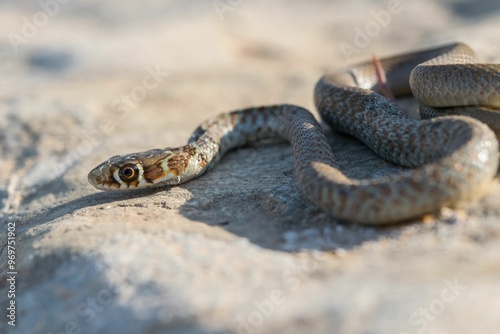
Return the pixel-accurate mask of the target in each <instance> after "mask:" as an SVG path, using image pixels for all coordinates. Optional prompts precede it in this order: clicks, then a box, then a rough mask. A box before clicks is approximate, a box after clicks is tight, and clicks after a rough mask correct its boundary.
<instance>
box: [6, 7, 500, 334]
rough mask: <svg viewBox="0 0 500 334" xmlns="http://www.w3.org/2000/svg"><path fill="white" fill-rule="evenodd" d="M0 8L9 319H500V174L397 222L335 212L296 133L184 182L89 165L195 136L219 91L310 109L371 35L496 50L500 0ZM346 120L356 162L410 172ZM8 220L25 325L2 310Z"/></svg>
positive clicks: (284, 327)
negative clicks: (315, 199) (308, 183)
mask: <svg viewBox="0 0 500 334" xmlns="http://www.w3.org/2000/svg"><path fill="white" fill-rule="evenodd" d="M224 4H226V5H224ZM472 4H474V5H472ZM0 9H1V10H0V21H1V22H2V23H3V29H2V31H3V33H2V35H1V37H0V38H1V39H0V59H1V62H0V69H1V73H2V78H3V80H1V81H0V96H1V104H0V105H1V117H0V161H1V165H2V170H3V172H2V173H1V174H0V182H1V187H0V197H1V199H2V212H1V222H2V224H1V226H2V228H1V231H2V233H1V235H0V241H1V249H0V250H1V253H0V258H1V262H0V263H1V267H0V270H1V273H2V276H1V277H2V280H1V281H0V289H1V294H0V305H1V306H2V307H1V308H2V310H3V311H2V321H1V322H0V332H1V333H110V332H113V333H207V332H210V333H212V332H213V333H229V332H231V333H232V332H237V333H305V332H306V331H307V332H310V333H313V332H314V333H401V334H402V333H471V332H477V333H498V328H500V318H499V317H498V310H500V283H499V278H498V277H499V274H500V224H499V222H500V204H499V201H498V198H499V196H500V184H499V181H498V178H497V179H495V180H494V181H493V182H492V184H491V189H490V192H489V193H488V194H487V195H486V196H485V197H484V198H482V199H479V200H477V201H476V202H474V203H468V204H466V205H464V206H463V207H461V208H460V209H457V210H452V209H443V210H442V212H440V213H438V214H436V215H432V216H427V217H424V218H423V219H420V220H416V221H412V222H408V223H406V224H401V225H395V226H390V227H385V228H374V227H366V226H360V225H349V224H345V223H342V222H339V221H336V220H334V219H332V218H329V217H328V216H326V215H325V214H324V213H322V212H321V211H319V210H318V209H317V208H315V207H314V205H312V204H310V203H309V202H308V201H307V200H306V199H304V198H303V197H302V195H301V194H300V191H299V190H298V187H297V185H296V183H295V181H294V179H293V177H292V164H293V157H292V154H291V148H290V147H289V146H288V145H287V144H286V143H278V144H276V145H253V146H250V147H247V148H242V149H240V150H237V151H235V152H234V153H231V154H229V155H228V156H227V157H226V158H224V159H223V160H222V162H221V163H220V165H219V166H218V167H217V168H215V169H214V170H213V171H211V172H210V173H208V174H207V175H205V176H203V177H201V178H199V179H196V180H194V181H192V182H190V183H187V184H185V185H182V186H180V187H176V188H171V189H160V190H153V191H149V190H148V191H142V192H138V193H136V194H125V193H101V192H97V191H96V190H95V189H93V188H92V187H91V186H90V185H89V184H88V183H87V173H88V171H89V170H90V169H91V168H92V167H94V166H95V165H97V164H98V163H99V162H101V161H103V160H104V159H106V158H108V157H109V156H111V155H115V154H118V153H129V152H133V151H142V150H145V149H150V148H153V147H165V146H177V145H181V144H183V143H184V142H185V141H186V140H187V138H188V137H189V135H190V133H191V131H192V130H194V128H195V127H196V126H197V125H198V124H199V123H200V122H201V121H202V120H204V119H206V118H207V117H209V116H213V115H216V114H218V113H219V112H222V111H228V110H232V109H237V108H241V107H245V106H249V105H263V104H272V103H283V102H286V103H294V104H299V105H303V106H305V107H307V108H309V109H310V110H312V111H314V112H315V110H314V106H313V103H312V89H313V87H314V84H315V82H316V80H317V79H318V78H319V77H320V75H321V74H322V73H324V72H325V71H327V70H329V69H332V68H336V67H340V66H345V65H348V64H351V63H354V62H356V61H358V60H363V59H366V58H368V57H369V56H370V55H371V54H372V53H376V54H377V55H380V56H385V55H390V54H393V53H397V52H404V51H407V50H412V49H415V48H423V47H428V46H433V45H438V44H443V43H446V42H449V41H454V40H460V41H464V42H466V43H468V44H470V45H471V46H472V47H473V48H474V49H475V50H476V51H477V53H478V55H479V56H480V59H481V60H483V61H487V62H499V61H500V58H499V56H498V55H499V54H500V45H499V44H498V22H499V19H500V12H499V9H500V6H499V5H498V2H495V1H475V2H471V4H468V3H467V2H463V1H458V0H448V1H443V2H442V3H438V2H434V1H418V2H417V1H410V0H401V1H396V0H394V1H391V2H387V3H385V2H371V1H368V0H366V1H358V2H347V1H320V0H317V1H307V2H306V1H303V2H298V1H284V0H278V1H273V2H272V4H271V3H270V2H269V1H263V0H259V1H222V0H215V1H200V0H197V1H180V0H170V1H165V0H163V1H158V0H148V1H141V2H137V1H123V0H120V1H108V2H100V1H85V2H72V1H69V2H68V1H62V0H60V2H56V0H52V1H50V0H47V1H40V2H38V3H37V2H31V3H28V2H21V3H17V2H15V1H5V2H3V3H2V4H0ZM390 10H392V12H390ZM370 29H371V30H370ZM365 31H366V33H364V32H365ZM362 35H363V36H365V37H363V36H362ZM407 104H408V105H413V106H414V102H413V101H407ZM329 138H330V139H331V144H332V147H333V150H334V151H335V153H336V154H337V155H338V157H339V160H340V161H341V166H342V168H343V169H344V170H345V172H346V173H347V174H348V175H350V176H352V177H356V178H376V177H379V176H381V175H385V174H390V173H396V172H398V171H400V170H401V168H398V167H395V166H393V165H391V164H389V163H386V162H384V161H381V160H380V159H379V158H378V157H377V156H375V155H374V154H373V153H371V151H370V150H369V149H367V148H366V147H365V146H363V145H362V144H360V143H359V142H357V141H356V140H354V139H351V138H348V137H346V136H342V135H338V134H334V133H331V132H329ZM9 223H11V224H10V226H12V225H14V224H15V242H16V243H15V247H16V258H15V270H16V272H17V275H14V276H15V277H16V281H17V282H16V285H15V294H16V296H15V302H16V304H15V305H16V326H15V327H12V326H10V325H8V323H7V321H9V319H8V318H6V317H5V315H4V314H5V313H6V308H7V307H8V305H9V303H10V301H11V300H14V299H12V298H10V297H8V291H9V289H11V285H10V283H9V281H8V280H7V279H8V278H9V277H10V276H11V275H10V274H8V272H10V271H11V269H9V266H8V262H7V260H8V254H9V249H8V247H7V242H8V226H9V225H8V224H9Z"/></svg>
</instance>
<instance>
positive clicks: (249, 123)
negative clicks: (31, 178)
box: [88, 43, 500, 224]
mask: <svg viewBox="0 0 500 334" xmlns="http://www.w3.org/2000/svg"><path fill="white" fill-rule="evenodd" d="M380 64H381V66H382V68H383V71H384V72H385V73H386V76H387V84H388V86H389V88H390V90H391V91H392V92H393V93H394V94H395V95H396V96H399V95H403V94H407V93H410V92H413V94H414V96H415V97H416V98H417V99H418V100H419V101H420V102H421V103H422V105H421V107H420V112H421V114H422V116H423V118H426V117H434V116H437V115H439V116H442V113H443V112H448V113H451V114H452V115H451V116H442V117H436V118H431V119H423V120H417V119H412V118H409V117H407V116H406V114H405V113H404V112H403V111H402V110H401V109H400V108H399V107H398V106H397V105H396V103H395V102H394V101H392V100H390V99H387V98H385V97H384V96H382V95H381V94H380V93H379V92H380V83H379V80H378V79H377V75H376V69H375V67H376V66H375V65H374V64H373V63H372V62H366V63H362V64H359V65H356V66H353V67H350V68H348V69H345V70H341V71H338V72H335V73H332V74H327V75H325V76H323V77H322V78H321V79H320V80H319V82H318V83H317V85H316V88H315V92H314V101H315V105H316V107H317V109H318V111H319V113H320V115H321V117H322V119H323V120H324V121H325V122H326V123H327V124H329V125H330V126H331V127H332V128H333V129H334V130H337V131H341V132H343V133H346V134H349V135H352V136H354V137H356V138H358V139H359V140H361V141H362V142H363V143H365V144H366V145H367V146H368V147H370V148H371V149H372V150H373V151H374V152H376V153H377V154H378V155H379V156H381V157H382V158H384V159H386V160H388V161H390V162H393V163H395V164H398V165H402V166H406V167H413V168H410V169H408V170H405V171H403V172H402V173H399V174H395V175H390V176H387V177H382V178H378V179H369V180H357V179H351V178H349V177H347V176H346V175H345V174H343V173H342V171H341V170H340V169H339V168H338V164H337V159H336V157H335V156H334V154H333V153H332V151H331V148H330V145H329V143H328V141H327V138H326V137H325V135H324V134H323V132H322V130H321V127H320V125H319V124H318V122H317V121H316V119H315V118H314V116H313V115H312V114H311V113H310V112H309V111H307V110H306V109H304V108H302V107H299V106H294V105H272V106H264V107H258V108H248V109H242V110H237V111H233V112H229V113H223V114H220V115H219V116H216V117H214V118H211V119H208V120H206V121H205V122H204V123H202V124H201V125H200V126H199V127H198V128H197V129H196V130H195V131H194V133H193V135H192V136H191V138H190V139H189V141H188V144H187V145H185V146H182V147H179V148H163V149H153V150H149V151H146V152H142V153H133V154H127V155H118V156H114V157H112V158H110V159H109V160H106V161H105V162H103V163H102V164H100V165H98V166H97V167H96V168H94V169H93V170H92V171H91V172H90V173H89V175H88V179H89V182H90V183H91V184H92V185H93V186H95V187H96V188H98V189H101V190H116V189H136V188H144V187H150V186H159V185H178V184H181V183H183V182H186V181H188V180H190V179H193V178H195V177H198V176H200V175H201V174H203V173H204V172H206V171H207V170H208V169H209V168H211V167H213V166H214V165H215V164H216V163H217V161H218V160H219V159H220V158H221V157H222V156H223V155H224V154H225V153H226V152H227V151H229V150H231V149H233V148H235V147H238V146H240V145H243V144H245V143H248V142H252V141H254V140H259V139H267V138H273V137H283V138H285V139H287V140H288V141H289V142H290V143H291V145H292V148H293V154H294V175H295V178H296V180H297V182H298V184H299V186H300V188H301V189H302V192H303V194H304V195H305V196H306V197H307V198H308V199H309V200H311V201H312V202H313V203H315V204H316V205H317V206H318V207H319V208H321V209H322V210H324V211H325V212H327V213H328V214H330V215H331V216H333V217H335V218H337V219H340V220H344V221H350V222H358V223H366V224H388V223H394V222H399V221H404V220H408V219H411V218H415V217H419V216H422V215H423V214H426V213H430V212H433V211H436V210H438V209H439V208H441V207H444V206H454V205H456V204H457V203H460V202H463V201H467V200H470V199H472V198H475V197H477V196H479V195H480V194H482V193H483V191H484V190H485V188H486V187H487V186H488V184H489V183H490V182H491V180H492V179H493V178H494V176H495V174H496V172H497V168H498V162H499V154H498V141H497V137H496V136H500V110H499V109H500V65H496V64H476V63H474V55H473V52H472V50H471V49H470V48H469V47H468V46H467V45H465V44H462V43H454V44H450V45H445V46H442V47H439V48H436V49H431V50H424V51H419V52H413V53H408V54H403V55H399V56H394V57H389V58H385V59H381V60H380ZM460 114H465V115H468V116H473V117H476V114H477V115H479V116H477V118H478V119H480V120H481V121H483V122H486V123H487V124H488V125H489V127H491V129H490V128H489V127H488V126H487V125H485V124H484V123H483V122H480V121H478V120H476V119H473V118H471V117H467V116H461V115H460ZM492 129H493V131H492ZM494 131H495V132H496V135H495V132H494Z"/></svg>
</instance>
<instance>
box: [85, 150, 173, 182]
mask: <svg viewBox="0 0 500 334" xmlns="http://www.w3.org/2000/svg"><path fill="white" fill-rule="evenodd" d="M175 156H176V154H175V153H174V152H172V151H170V150H168V149H164V150H160V149H156V150H150V151H147V152H143V153H133V154H127V155H116V156H114V157H111V158H110V159H108V160H106V161H104V162H103V163H101V164H100V165H98V166H97V167H95V168H94V169H92V170H91V171H90V173H89V175H88V180H89V183H90V184H92V185H93V186H94V187H96V188H97V189H100V190H126V189H134V188H146V187H151V186H154V185H157V184H158V183H160V182H164V181H168V180H170V179H173V178H175V177H176V176H177V175H175V173H172V171H171V170H170V169H169V163H168V161H169V160H170V159H172V158H173V157H175Z"/></svg>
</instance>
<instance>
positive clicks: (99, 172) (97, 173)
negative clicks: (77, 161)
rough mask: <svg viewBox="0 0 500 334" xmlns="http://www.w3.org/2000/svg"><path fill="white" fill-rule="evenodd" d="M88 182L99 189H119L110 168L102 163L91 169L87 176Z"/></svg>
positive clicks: (118, 184)
mask: <svg viewBox="0 0 500 334" xmlns="http://www.w3.org/2000/svg"><path fill="white" fill-rule="evenodd" d="M87 179H88V180H89V183H90V184H91V185H93V186H94V187H95V188H97V189H99V190H115V189H120V183H119V182H117V181H116V180H115V178H114V177H113V173H111V168H110V166H109V165H107V164H102V165H99V166H97V167H96V168H94V169H92V170H91V171H90V173H89V174H88V176H87Z"/></svg>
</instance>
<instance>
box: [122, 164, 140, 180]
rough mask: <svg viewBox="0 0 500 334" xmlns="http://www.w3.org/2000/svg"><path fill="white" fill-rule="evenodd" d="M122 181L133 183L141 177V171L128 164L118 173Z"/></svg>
mask: <svg viewBox="0 0 500 334" xmlns="http://www.w3.org/2000/svg"><path fill="white" fill-rule="evenodd" d="M118 175H119V176H120V179H122V181H124V182H132V181H134V180H135V179H137V176H139V169H138V168H137V166H136V165H132V164H128V165H125V166H123V167H122V168H120V171H119V172H118Z"/></svg>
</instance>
